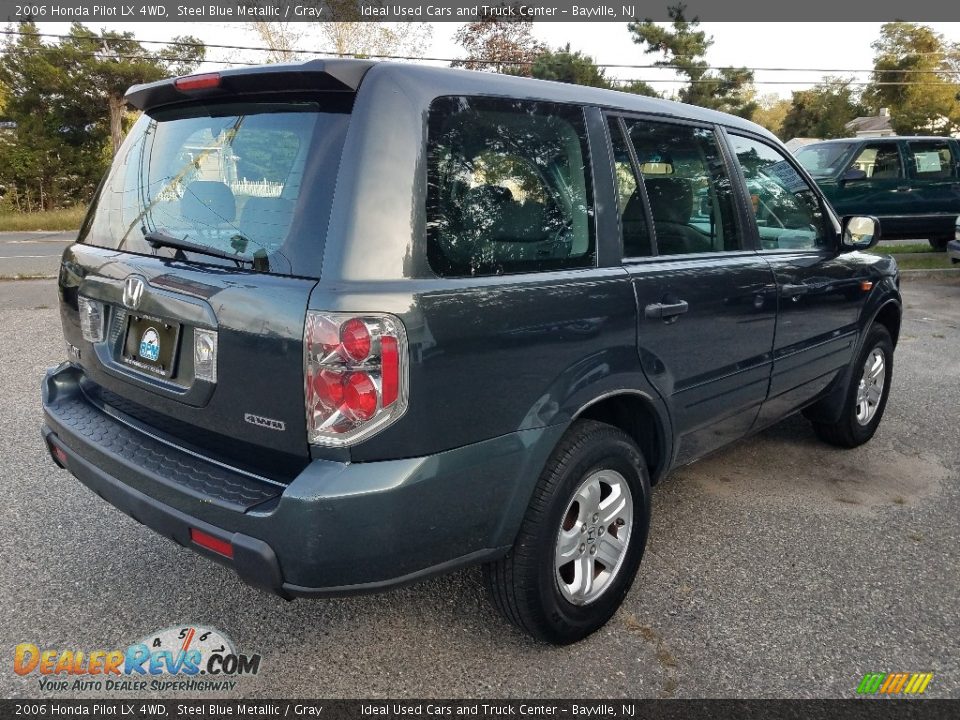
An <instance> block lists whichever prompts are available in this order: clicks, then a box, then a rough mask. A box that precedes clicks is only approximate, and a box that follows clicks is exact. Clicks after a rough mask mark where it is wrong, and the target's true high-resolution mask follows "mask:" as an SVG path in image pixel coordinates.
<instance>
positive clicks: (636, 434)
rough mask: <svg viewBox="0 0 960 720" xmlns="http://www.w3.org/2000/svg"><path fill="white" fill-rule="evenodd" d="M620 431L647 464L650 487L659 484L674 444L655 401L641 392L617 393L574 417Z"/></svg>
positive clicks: (597, 400) (592, 402)
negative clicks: (640, 453) (636, 447)
mask: <svg viewBox="0 0 960 720" xmlns="http://www.w3.org/2000/svg"><path fill="white" fill-rule="evenodd" d="M578 419H585V420H596V421H598V422H604V423H607V424H609V425H613V426H614V427H617V428H620V429H621V430H623V431H624V432H625V433H627V435H629V436H630V437H632V438H633V439H634V440H635V441H636V443H637V445H638V446H639V447H640V450H641V451H642V452H643V456H644V459H645V460H646V461H647V471H648V472H649V474H650V484H651V485H655V484H656V483H657V482H659V481H660V480H661V479H662V477H663V476H664V475H666V472H667V470H668V469H669V464H670V462H669V461H670V458H671V452H672V442H671V441H670V422H669V419H668V418H666V417H664V416H663V415H662V413H661V412H660V410H659V409H658V408H657V404H656V402H655V401H654V400H653V398H652V397H650V396H649V395H647V394H646V393H644V392H642V391H640V390H615V391H612V392H608V393H604V394H603V395H599V396H597V397H595V398H593V399H592V400H590V401H589V402H587V403H585V404H584V405H583V406H582V407H581V408H580V409H579V410H578V411H577V412H576V413H574V415H573V421H576V420H578Z"/></svg>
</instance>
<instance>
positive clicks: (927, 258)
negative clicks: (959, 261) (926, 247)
mask: <svg viewBox="0 0 960 720" xmlns="http://www.w3.org/2000/svg"><path fill="white" fill-rule="evenodd" d="M894 257H895V258H896V259H897V265H899V266H900V269H901V270H944V269H946V268H960V265H954V264H953V263H952V262H950V258H948V257H947V254H946V253H930V254H927V253H923V254H920V253H912V254H905V255H894Z"/></svg>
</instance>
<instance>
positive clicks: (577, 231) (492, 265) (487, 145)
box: [427, 97, 595, 276]
mask: <svg viewBox="0 0 960 720" xmlns="http://www.w3.org/2000/svg"><path fill="white" fill-rule="evenodd" d="M428 132H429V139H428V153H429V159H428V183H429V186H428V193H427V255H428V258H429V261H430V266H431V267H432V268H433V270H434V272H436V273H437V274H438V275H445V276H464V275H500V274H506V273H517V272H537V271H547V270H559V269H565V268H577V267H584V266H591V265H594V264H595V249H594V248H595V241H594V229H593V217H592V216H593V209H592V196H591V187H590V172H589V155H588V151H587V142H586V135H585V130H584V124H583V113H582V110H581V109H580V108H573V107H567V106H562V105H555V104H551V103H538V102H527V101H518V100H503V99H496V98H472V97H445V98H440V99H438V100H436V101H435V102H434V103H433V105H432V106H431V108H430V120H429V130H428Z"/></svg>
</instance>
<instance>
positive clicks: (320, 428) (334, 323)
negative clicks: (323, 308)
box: [303, 311, 407, 445]
mask: <svg viewBox="0 0 960 720" xmlns="http://www.w3.org/2000/svg"><path fill="white" fill-rule="evenodd" d="M406 347H407V338H406V333H405V332H404V329H403V324H402V323H401V322H400V320H399V319H397V318H395V317H394V316H392V315H359V316H358V315H347V314H344V313H320V312H314V311H310V312H308V313H307V319H306V324H305V328H304V342H303V353H304V380H305V383H306V387H305V390H304V399H305V401H306V410H307V439H308V440H309V442H311V443H314V444H319V445H348V444H350V443H351V442H354V441H356V440H357V439H359V438H361V437H365V436H367V435H369V434H371V433H373V432H376V431H377V430H379V429H382V428H384V427H386V426H387V425H389V424H390V423H391V422H393V421H394V420H396V419H397V418H398V417H400V416H401V415H402V414H403V413H404V412H405V411H406V409H407V397H406V372H407V366H406V362H407V360H406Z"/></svg>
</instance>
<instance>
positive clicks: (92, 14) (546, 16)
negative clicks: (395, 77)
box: [0, 0, 960, 54]
mask: <svg viewBox="0 0 960 720" xmlns="http://www.w3.org/2000/svg"><path fill="white" fill-rule="evenodd" d="M673 4H676V3H675V2H674V0H658V1H651V0H644V1H642V2H636V1H634V0H626V1H623V0H580V1H578V2H572V1H571V0H515V1H513V2H510V1H508V0H486V2H474V1H473V0H358V1H356V2H354V1H353V0H206V1H204V0H126V1H124V2H113V1H111V0H104V1H102V2H101V1H98V0H93V1H91V0H23V2H21V1H20V0H0V19H2V20H3V21H5V22H18V21H21V20H29V19H32V20H34V21H36V22H73V21H78V22H83V23H96V22H189V23H198V22H218V23H223V22H247V21H252V20H265V21H277V22H306V23H310V22H330V21H349V22H357V21H360V22H363V21H369V22H378V21H388V22H403V21H409V22H457V23H462V22H471V21H474V20H477V19H479V18H498V19H505V20H510V19H514V20H531V21H535V22H631V21H635V20H644V19H647V18H649V19H652V20H667V19H668V16H667V8H668V5H673ZM685 4H686V5H687V10H686V16H687V17H689V18H692V17H694V16H697V17H699V18H700V20H702V21H730V22H751V21H765V22H766V21H783V22H810V21H822V22H845V21H875V22H883V21H889V20H909V21H913V22H933V21H948V20H960V3H957V2H944V0H912V2H910V3H909V4H905V3H904V2H902V0H871V2H869V3H863V2H854V0H846V1H841V2H836V1H835V0H805V2H799V1H798V0H685ZM816 48H817V38H816V34H815V33H811V37H810V50H811V53H813V54H815V53H816Z"/></svg>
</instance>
